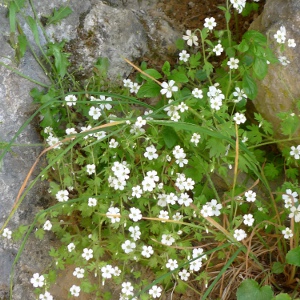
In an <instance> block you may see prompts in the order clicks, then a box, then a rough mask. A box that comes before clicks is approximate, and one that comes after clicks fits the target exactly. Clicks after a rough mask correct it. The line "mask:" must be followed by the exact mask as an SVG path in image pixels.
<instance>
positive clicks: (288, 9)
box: [251, 0, 300, 138]
mask: <svg viewBox="0 0 300 300" xmlns="http://www.w3.org/2000/svg"><path fill="white" fill-rule="evenodd" d="M280 26H285V28H286V32H287V40H288V39H290V38H291V39H292V38H293V39H295V41H296V43H297V47H296V48H289V47H287V42H286V46H285V50H284V52H283V53H281V52H280V51H279V48H280V47H279V45H278V44H277V43H276V41H275V39H274V37H273V36H274V34H275V33H276V31H277V30H279V28H280ZM251 28H252V29H256V30H259V31H260V32H262V33H264V34H266V35H267V36H269V38H270V41H271V46H272V48H273V50H274V51H275V53H276V55H277V57H279V56H282V55H284V56H286V57H287V58H288V60H289V61H290V64H289V65H288V66H282V65H281V64H278V65H271V66H270V68H269V72H268V75H267V76H266V78H265V79H264V80H263V81H261V82H259V93H258V97H257V98H256V99H255V100H254V105H255V107H256V109H257V110H258V112H259V113H261V114H262V115H263V117H264V118H265V119H266V120H268V121H269V122H271V123H272V124H273V127H274V130H275V136H276V137H277V138H280V137H282V134H281V132H279V126H278V125H279V122H280V120H279V118H278V117H277V116H276V114H277V113H279V112H288V111H291V112H294V113H295V114H299V111H298V110H297V108H296V103H295V99H299V97H300V90H299V81H300V73H299V70H300V52H299V50H298V48H299V46H300V2H299V1H298V0H289V1H286V0H272V1H270V0H269V1H267V3H266V5H265V8H264V11H263V13H262V14H261V15H260V16H259V18H257V19H256V20H255V22H254V23H253V24H252V25H251ZM296 134H297V135H299V131H298V132H297V133H296Z"/></svg>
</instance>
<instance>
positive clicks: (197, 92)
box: [192, 88, 203, 99]
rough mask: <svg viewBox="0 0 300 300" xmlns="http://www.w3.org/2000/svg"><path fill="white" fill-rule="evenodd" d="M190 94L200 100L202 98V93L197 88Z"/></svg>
mask: <svg viewBox="0 0 300 300" xmlns="http://www.w3.org/2000/svg"><path fill="white" fill-rule="evenodd" d="M192 94H193V96H194V97H195V98H198V99H202V98H203V92H202V91H201V90H199V89H198V88H194V89H193V91H192Z"/></svg>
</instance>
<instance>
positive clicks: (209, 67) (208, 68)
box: [203, 61, 214, 76]
mask: <svg viewBox="0 0 300 300" xmlns="http://www.w3.org/2000/svg"><path fill="white" fill-rule="evenodd" d="M213 69H214V67H213V65H212V64H211V63H209V62H208V61H206V62H205V64H204V67H203V70H204V71H205V73H206V75H207V76H209V74H210V73H212V71H213Z"/></svg>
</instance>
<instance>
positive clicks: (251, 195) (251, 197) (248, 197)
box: [245, 190, 256, 202]
mask: <svg viewBox="0 0 300 300" xmlns="http://www.w3.org/2000/svg"><path fill="white" fill-rule="evenodd" d="M245 197H246V201H247V202H254V201H255V200H256V193H255V192H253V191H252V190H249V191H247V192H246V193H245Z"/></svg>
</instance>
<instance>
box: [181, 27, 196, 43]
mask: <svg viewBox="0 0 300 300" xmlns="http://www.w3.org/2000/svg"><path fill="white" fill-rule="evenodd" d="M182 38H183V39H184V40H185V41H187V44H188V45H189V46H193V44H194V45H195V46H198V42H197V41H198V37H197V36H196V35H195V33H192V31H191V30H189V29H188V30H187V31H186V35H184V36H183V37H182Z"/></svg>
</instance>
